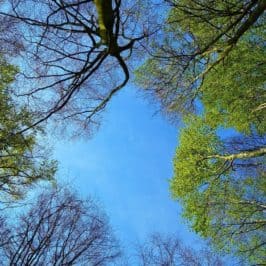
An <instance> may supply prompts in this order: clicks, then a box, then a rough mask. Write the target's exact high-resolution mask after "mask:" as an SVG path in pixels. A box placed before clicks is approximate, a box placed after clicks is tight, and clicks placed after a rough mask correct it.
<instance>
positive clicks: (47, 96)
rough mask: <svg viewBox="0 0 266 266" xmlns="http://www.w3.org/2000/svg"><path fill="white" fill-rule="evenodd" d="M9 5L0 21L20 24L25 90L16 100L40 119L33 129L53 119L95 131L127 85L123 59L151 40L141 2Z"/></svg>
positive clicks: (58, 0)
mask: <svg viewBox="0 0 266 266" xmlns="http://www.w3.org/2000/svg"><path fill="white" fill-rule="evenodd" d="M7 2H8V3H9V7H10V12H4V11H3V10H2V12H0V15H2V16H4V17H6V16H7V17H9V18H12V19H14V20H15V21H17V22H20V28H19V29H20V34H21V38H22V39H23V40H24V45H25V53H23V54H22V57H23V68H21V69H22V72H23V73H22V74H21V75H22V78H21V79H20V80H19V82H20V84H24V86H21V87H19V88H17V91H16V94H17V95H20V96H24V98H25V97H26V98H27V101H28V102H29V103H30V106H31V108H32V109H34V110H35V112H36V113H37V114H38V116H39V119H36V121H34V123H33V125H32V126H35V125H37V124H39V123H41V122H43V121H46V120H47V119H49V118H50V117H52V116H53V117H54V118H56V117H57V118H58V120H60V121H61V124H63V122H64V121H65V122H66V123H67V121H68V120H69V119H71V120H72V122H76V123H77V124H79V125H81V127H82V128H88V127H89V130H91V129H92V126H93V125H94V126H96V127H97V125H98V123H99V121H98V119H97V118H99V114H100V113H101V111H102V110H103V109H104V108H105V106H106V105H107V103H108V102H109V101H110V99H111V98H112V97H113V95H115V94H116V93H117V92H118V91H119V90H120V89H122V88H123V87H124V86H125V85H126V84H127V82H128V79H129V70H128V67H127V64H126V61H127V59H129V58H130V57H131V53H132V52H133V50H134V49H135V48H136V46H137V43H138V42H140V41H141V40H142V39H144V38H145V37H146V36H147V35H148V34H149V33H148V31H146V30H145V23H146V20H147V19H145V18H144V17H140V16H139V15H138V12H139V10H140V9H141V8H143V5H144V2H143V3H142V4H138V2H136V3H135V2H133V3H132V2H122V1H120V0H115V1H111V0H110V1H95V2H94V1H92V0H89V1H82V0H73V1H61V0H56V1H49V0H41V1H38V2H37V3H36V1H34V0H27V1H24V0H23V1H18V0H10V1H7ZM104 3H107V4H106V5H105V4H104ZM95 4H96V5H95ZM96 7H97V9H96ZM33 9H34V10H35V12H32V10H33ZM26 64H27V65H26ZM25 78H26V79H25ZM36 105H37V106H38V107H37V108H36ZM72 128H73V127H72ZM25 130H27V128H25Z"/></svg>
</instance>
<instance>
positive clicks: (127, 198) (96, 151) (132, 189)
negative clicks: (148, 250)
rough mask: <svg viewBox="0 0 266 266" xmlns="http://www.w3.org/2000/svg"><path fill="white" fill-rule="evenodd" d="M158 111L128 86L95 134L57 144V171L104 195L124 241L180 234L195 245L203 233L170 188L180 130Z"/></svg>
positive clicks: (99, 196) (77, 184)
mask: <svg viewBox="0 0 266 266" xmlns="http://www.w3.org/2000/svg"><path fill="white" fill-rule="evenodd" d="M154 112H155V109H154V107H153V106H152V105H150V104H148V103H147V101H145V100H144V99H143V98H141V97H140V94H139V93H137V90H136V89H135V88H134V87H133V86H130V85H129V86H127V87H126V88H125V89H124V90H122V91H121V92H120V93H119V94H118V95H117V96H116V97H114V98H113V100H112V101H111V103H110V105H109V106H108V107H107V110H106V112H105V113H104V114H103V122H102V126H101V127H100V129H99V131H98V132H96V133H95V135H94V136H93V137H92V138H91V139H82V140H75V141H66V140H63V141H58V142H57V143H56V145H55V152H54V153H55V158H56V159H58V161H59V167H60V171H59V174H58V175H59V178H60V179H61V180H64V182H66V181H67V182H69V183H71V184H74V187H75V188H76V189H77V190H78V191H79V192H80V193H81V194H82V195H83V196H85V197H86V196H88V195H92V196H93V197H96V198H97V199H98V200H99V202H100V204H101V205H102V206H103V207H104V209H105V211H106V212H107V213H108V216H109V217H110V222H111V224H112V226H113V228H114V230H115V232H116V235H117V236H118V238H119V239H120V240H121V242H122V244H123V245H124V246H127V245H131V244H134V243H136V242H137V241H142V240H143V239H144V238H145V237H146V236H147V235H148V234H150V233H152V232H162V233H171V234H178V236H179V237H180V238H181V239H182V240H183V241H184V242H185V243H187V244H189V245H193V246H196V245H197V244H196V243H199V238H198V237H196V236H195V235H194V234H192V233H191V232H189V228H188V227H187V226H186V225H185V222H184V221H183V220H182V218H181V215H180V213H181V208H180V206H179V205H178V204H177V202H175V201H173V200H172V199H171V196H170V193H169V188H168V180H169V178H171V176H172V159H173V156H174V152H175V148H176V145H177V137H178V136H177V134H178V129H177V128H176V127H174V126H173V125H171V124H170V123H169V122H168V121H167V120H166V119H165V118H163V117H161V116H160V115H154ZM195 240H197V241H195ZM192 243H193V244H192Z"/></svg>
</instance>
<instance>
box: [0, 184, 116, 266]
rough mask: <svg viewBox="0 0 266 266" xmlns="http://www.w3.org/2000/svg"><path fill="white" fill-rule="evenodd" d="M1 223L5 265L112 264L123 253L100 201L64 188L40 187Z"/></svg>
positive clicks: (0, 246)
mask: <svg viewBox="0 0 266 266" xmlns="http://www.w3.org/2000/svg"><path fill="white" fill-rule="evenodd" d="M1 221H2V223H1ZM0 225H1V227H0V228H1V229H0V230H1V237H0V240H1V242H0V258H1V262H2V263H3V264H4V265H22V266H23V265H95V266H96V265H111V263H112V262H114V261H115V260H116V258H118V257H119V255H120V249H119V246H118V243H117V241H116V239H115V238H114V236H113V234H112V231H111V229H110V226H109V224H108V221H107V218H106V216H105V214H104V213H103V212H102V211H101V210H100V209H99V207H98V206H97V204H96V203H95V202H94V201H93V200H92V199H88V200H81V199H79V198H78V196H77V195H76V194H75V193H73V192H70V191H69V190H68V189H65V188H59V189H50V190H47V191H44V192H42V193H41V194H40V195H39V196H38V199H37V200H36V202H35V203H33V204H32V206H31V207H30V208H29V209H28V210H27V211H26V212H23V213H21V214H18V215H17V218H16V222H15V223H14V222H11V221H9V222H8V220H7V222H5V220H4V219H3V218H2V220H0Z"/></svg>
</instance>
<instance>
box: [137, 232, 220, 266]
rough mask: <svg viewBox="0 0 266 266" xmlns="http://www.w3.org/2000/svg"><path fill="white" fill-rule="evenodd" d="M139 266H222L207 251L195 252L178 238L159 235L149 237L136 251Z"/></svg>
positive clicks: (215, 257)
mask: <svg viewBox="0 0 266 266" xmlns="http://www.w3.org/2000/svg"><path fill="white" fill-rule="evenodd" d="M137 252H138V254H137V256H138V258H139V264H138V265H141V266H150V265H152V266H177V265H183V266H185V265H187V266H193V265H195V266H196V265H197V266H201V265H211V266H222V265H224V263H223V261H222V260H221V259H220V258H219V257H218V256H216V255H215V254H214V253H213V252H211V251H210V250H208V249H203V250H201V251H195V250H193V249H192V248H188V247H186V246H185V245H184V244H183V243H182V242H181V241H180V240H179V239H178V238H176V237H173V236H164V235H161V234H153V235H151V236H150V237H149V238H148V239H147V240H146V242H145V243H143V244H142V245H140V247H139V250H138V251H137Z"/></svg>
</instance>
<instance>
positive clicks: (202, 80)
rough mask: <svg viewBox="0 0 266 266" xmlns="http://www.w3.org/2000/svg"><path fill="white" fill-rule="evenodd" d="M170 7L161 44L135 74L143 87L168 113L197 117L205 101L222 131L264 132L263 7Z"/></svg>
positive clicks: (187, 2) (192, 2) (194, 2)
mask: <svg viewBox="0 0 266 266" xmlns="http://www.w3.org/2000/svg"><path fill="white" fill-rule="evenodd" d="M166 2H168V3H169V5H170V12H169V16H168V18H167V21H166V25H165V29H164V32H163V40H159V41H157V42H155V44H154V46H153V47H152V48H150V54H151V57H150V58H149V59H148V60H147V61H146V63H145V64H144V65H143V66H142V67H140V69H139V70H138V71H137V81H138V82H139V84H140V85H142V86H143V87H144V88H145V91H146V92H147V93H151V94H152V95H153V97H155V98H156V99H158V100H159V101H160V102H161V104H162V107H163V108H165V110H166V111H167V112H170V113H173V112H177V113H179V114H188V113H189V112H191V111H195V110H196V111H198V110H199V109H200V108H198V107H199V104H198V103H199V101H201V102H203V103H204V109H205V110H206V114H208V115H210V116H211V119H212V120H214V119H213V116H215V120H217V122H218V123H219V124H222V125H223V126H226V127H232V126H233V127H236V128H237V129H238V130H240V131H242V132H247V131H249V129H250V126H251V124H252V125H254V124H255V125H256V126H258V123H260V126H259V127H260V130H261V132H262V131H263V130H265V123H263V120H264V119H263V111H262V109H263V108H264V107H263V106H264V103H265V100H266V99H265V94H264V78H263V76H264V75H265V64H264V63H263V58H265V49H264V41H263V40H264V31H263V26H264V22H265V16H264V13H263V11H264V10H265V1H253V0H250V1H222V0H221V1H215V2H214V1H208V0H206V1H198V0H181V1H171V0H169V1H166ZM213 109H214V110H213ZM220 113H221V114H220ZM217 118H218V119H217ZM244 120H245V121H244ZM243 121H244V123H243ZM241 124H242V126H241ZM262 125H263V126H262ZM261 127H262V128H261Z"/></svg>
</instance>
